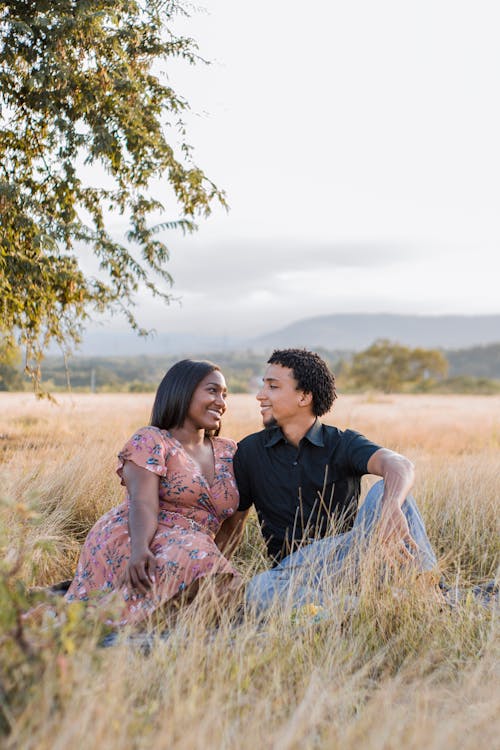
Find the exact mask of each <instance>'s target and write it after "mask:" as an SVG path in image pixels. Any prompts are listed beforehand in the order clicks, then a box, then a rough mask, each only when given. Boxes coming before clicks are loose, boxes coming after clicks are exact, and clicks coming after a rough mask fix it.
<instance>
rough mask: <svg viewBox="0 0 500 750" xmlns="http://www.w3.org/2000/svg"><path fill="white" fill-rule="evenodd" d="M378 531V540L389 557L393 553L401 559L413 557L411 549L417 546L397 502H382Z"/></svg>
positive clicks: (411, 558)
mask: <svg viewBox="0 0 500 750" xmlns="http://www.w3.org/2000/svg"><path fill="white" fill-rule="evenodd" d="M378 533H379V538H380V542H381V544H382V545H383V546H384V547H385V550H386V552H387V553H388V556H389V557H393V556H394V555H395V556H399V557H400V558H401V559H402V560H413V559H414V555H413V553H412V550H413V551H415V550H417V549H418V548H417V545H416V544H415V541H414V539H413V537H412V536H411V534H410V528H409V526H408V521H407V520H406V517H405V514H404V513H403V511H402V510H401V508H400V507H399V505H398V504H397V503H394V502H392V503H383V505H382V512H381V514H380V521H379V524H378ZM408 548H410V549H408Z"/></svg>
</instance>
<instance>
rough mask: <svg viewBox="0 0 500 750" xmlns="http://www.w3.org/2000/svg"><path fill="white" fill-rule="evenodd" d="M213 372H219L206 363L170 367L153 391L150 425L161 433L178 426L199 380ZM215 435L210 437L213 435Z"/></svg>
mask: <svg viewBox="0 0 500 750" xmlns="http://www.w3.org/2000/svg"><path fill="white" fill-rule="evenodd" d="M214 370H219V367H217V365H214V363H213V362H208V361H207V360H193V359H182V360H181V361H180V362H176V363H175V365H172V367H171V368H170V370H168V372H167V373H166V375H165V376H164V378H163V380H162V381H161V383H160V385H159V386H158V390H157V391H156V396H155V400H154V404H153V410H152V412H151V420H150V424H151V425H152V426H153V427H159V428H160V429H161V430H170V429H171V428H172V427H182V425H183V424H184V421H185V419H186V417H187V413H188V411H189V404H190V403H191V399H192V398H193V393H194V392H195V390H196V388H197V386H198V385H199V384H200V383H201V381H202V380H203V378H204V377H206V376H207V375H208V373H210V372H214ZM218 432H219V430H217V431H215V432H213V433H211V434H214V435H217V434H218Z"/></svg>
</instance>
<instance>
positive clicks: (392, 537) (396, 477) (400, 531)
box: [367, 448, 415, 557]
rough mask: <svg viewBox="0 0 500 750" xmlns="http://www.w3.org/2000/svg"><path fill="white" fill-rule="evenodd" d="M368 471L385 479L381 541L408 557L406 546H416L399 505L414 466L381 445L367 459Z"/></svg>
mask: <svg viewBox="0 0 500 750" xmlns="http://www.w3.org/2000/svg"><path fill="white" fill-rule="evenodd" d="M367 470H368V473H369V474H375V475H376V476H379V477H382V478H383V480H384V494H383V497H382V512H381V515H380V522H379V534H380V540H381V542H382V543H383V544H391V543H395V544H398V545H399V546H400V548H401V551H402V552H403V554H405V555H406V556H410V557H411V553H410V552H408V550H407V548H406V546H405V545H404V544H401V543H402V542H407V544H408V545H409V546H410V547H413V548H414V547H415V542H414V540H413V539H412V537H411V535H410V529H409V527H408V521H407V520H406V518H405V515H404V513H403V511H402V510H401V506H402V505H403V503H404V501H405V499H406V496H407V495H408V493H409V492H410V490H411V488H412V487H413V482H414V480H415V467H414V466H413V464H412V462H411V461H410V460H409V459H408V458H405V456H401V455H400V454H399V453H394V451H391V450H388V449H387V448H380V449H379V450H378V451H376V452H375V453H374V454H373V455H372V456H371V457H370V459H369V461H368V464H367Z"/></svg>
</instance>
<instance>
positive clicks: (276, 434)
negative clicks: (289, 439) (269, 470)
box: [264, 419, 325, 448]
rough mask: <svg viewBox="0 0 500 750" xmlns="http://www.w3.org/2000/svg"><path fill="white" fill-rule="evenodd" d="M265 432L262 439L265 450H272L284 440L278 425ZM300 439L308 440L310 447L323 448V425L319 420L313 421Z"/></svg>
mask: <svg viewBox="0 0 500 750" xmlns="http://www.w3.org/2000/svg"><path fill="white" fill-rule="evenodd" d="M266 432H267V435H266V437H265V439H264V447H265V448H272V447H273V446H274V445H276V444H277V443H279V442H280V440H286V438H285V436H284V435H283V433H282V431H281V427H278V425H276V426H275V427H271V428H270V429H268V430H266ZM302 439H303V440H308V441H309V442H310V443H312V445H317V446H318V447H320V448H323V447H324V445H325V443H324V441H323V425H322V424H321V422H320V421H319V419H316V420H315V422H314V424H313V425H311V427H310V428H309V430H308V431H307V432H306V434H305V435H304V437H303V438H302Z"/></svg>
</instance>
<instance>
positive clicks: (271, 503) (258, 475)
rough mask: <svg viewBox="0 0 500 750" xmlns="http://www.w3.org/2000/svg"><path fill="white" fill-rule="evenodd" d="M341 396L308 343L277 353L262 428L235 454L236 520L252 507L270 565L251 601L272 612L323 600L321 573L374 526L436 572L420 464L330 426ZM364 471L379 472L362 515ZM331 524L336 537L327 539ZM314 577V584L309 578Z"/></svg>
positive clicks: (402, 555) (397, 551) (389, 547)
mask: <svg viewBox="0 0 500 750" xmlns="http://www.w3.org/2000/svg"><path fill="white" fill-rule="evenodd" d="M335 398H336V392H335V379H334V376H333V374H332V373H331V372H330V371H329V369H328V366H327V365H326V363H325V362H324V361H323V360H322V359H321V357H319V356H318V355H317V354H314V353H313V352H309V351H306V350H303V349H284V350H276V351H274V352H273V354H272V356H271V357H270V359H269V360H268V367H267V369H266V372H265V375H264V383H263V386H262V388H261V389H260V391H259V393H258V394H257V399H258V401H259V403H260V407H261V413H262V418H263V422H264V430H262V431H261V432H257V433H255V434H253V435H249V436H248V437H246V438H244V439H243V440H242V441H241V442H240V444H239V446H238V451H237V453H236V455H235V459H234V471H235V475H236V480H237V483H238V488H239V492H240V505H239V511H238V513H237V514H236V518H235V519H234V522H235V526H239V530H240V531H241V530H242V526H243V523H242V522H243V521H244V518H245V516H246V515H247V513H248V510H249V508H250V507H251V505H252V504H253V505H255V508H256V511H257V515H258V518H259V522H260V527H261V530H262V534H263V536H264V539H265V540H266V545H267V549H268V553H269V555H270V557H271V559H272V562H273V568H272V570H270V571H267V572H265V573H263V574H261V575H258V576H255V577H254V578H253V579H252V580H251V581H250V583H249V585H248V587H247V599H248V601H249V602H250V603H251V604H253V605H255V606H256V607H257V609H265V608H266V607H267V606H268V605H269V604H270V603H271V601H274V600H275V599H276V598H282V599H283V598H285V597H287V596H289V591H290V584H291V582H292V579H294V580H295V582H297V580H299V583H300V576H299V577H298V576H297V572H300V573H301V574H302V584H300V585H297V586H296V587H295V589H296V591H295V594H294V595H293V596H294V599H293V603H294V604H295V605H299V604H305V603H310V602H311V600H315V601H316V602H318V601H320V602H321V600H322V590H321V586H322V584H324V578H322V576H325V575H326V576H327V577H328V576H330V575H334V574H335V573H338V572H340V571H341V568H342V564H343V562H344V561H345V558H346V555H347V554H348V552H349V551H350V550H351V551H352V547H353V542H354V541H355V540H356V543H359V542H360V541H362V540H365V539H366V538H367V537H368V535H369V534H370V533H371V531H372V530H373V528H374V527H375V522H377V530H378V534H379V536H378V539H379V540H380V544H381V545H383V548H384V552H385V554H386V556H387V554H389V555H391V556H394V555H396V557H397V558H398V559H399V560H400V561H401V560H408V561H414V562H415V564H416V565H417V567H418V569H420V570H430V569H432V568H433V567H434V566H435V565H436V558H435V555H434V553H433V551H432V549H431V546H430V543H429V540H428V539H427V536H426V533H425V528H424V525H423V522H422V519H421V517H420V514H419V512H418V509H417V507H416V505H415V502H414V501H413V499H412V498H411V497H408V493H409V491H410V489H411V487H412V485H413V480H414V468H413V464H412V463H411V461H409V460H408V459H407V458H405V457H404V456H401V455H399V454H398V453H394V452H393V451H391V450H388V449H387V448H382V447H381V446H379V445H376V444H375V443H372V442H371V441H369V440H367V439H366V438H365V437H364V436H362V435H360V434H359V433H357V432H354V431H352V430H346V431H344V432H343V431H341V430H339V429H337V428H336V427H331V426H328V425H324V424H322V423H321V422H320V421H319V417H321V416H322V415H323V414H326V413H327V412H328V411H329V410H330V409H331V407H332V405H333V402H334V400H335ZM363 474H375V475H377V476H380V477H382V479H383V482H379V483H377V484H376V485H375V486H374V487H373V488H372V489H371V490H370V492H369V493H368V495H367V497H366V499H365V502H364V503H363V505H362V507H361V509H360V510H359V512H358V501H359V495H360V480H361V476H362V475H363ZM332 525H333V527H334V529H335V533H336V534H338V532H339V531H340V532H344V533H342V534H339V535H337V536H326V535H327V534H328V532H329V531H330V530H331V528H332ZM306 573H307V576H308V582H309V583H308V584H306V583H304V581H305V580H306Z"/></svg>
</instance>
